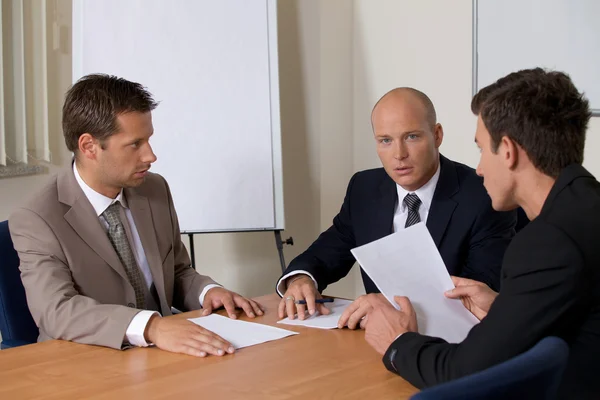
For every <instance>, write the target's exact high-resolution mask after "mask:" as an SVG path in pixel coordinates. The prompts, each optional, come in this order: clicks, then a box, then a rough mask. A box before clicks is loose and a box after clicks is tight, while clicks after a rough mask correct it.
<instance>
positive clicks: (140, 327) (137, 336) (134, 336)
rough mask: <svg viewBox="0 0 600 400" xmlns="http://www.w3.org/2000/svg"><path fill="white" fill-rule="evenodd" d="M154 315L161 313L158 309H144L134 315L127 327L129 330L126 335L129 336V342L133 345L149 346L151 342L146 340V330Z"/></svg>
mask: <svg viewBox="0 0 600 400" xmlns="http://www.w3.org/2000/svg"><path fill="white" fill-rule="evenodd" d="M153 315H158V316H160V314H159V313H158V312H156V311H149V310H143V311H140V312H139V313H137V314H136V315H135V317H133V319H132V320H131V322H130V323H129V326H128V327H127V331H126V332H125V337H126V338H127V342H129V344H131V345H132V346H138V347H148V346H149V345H150V344H151V343H148V342H146V339H145V338H144V332H145V331H146V325H148V321H150V318H151V317H152V316H153Z"/></svg>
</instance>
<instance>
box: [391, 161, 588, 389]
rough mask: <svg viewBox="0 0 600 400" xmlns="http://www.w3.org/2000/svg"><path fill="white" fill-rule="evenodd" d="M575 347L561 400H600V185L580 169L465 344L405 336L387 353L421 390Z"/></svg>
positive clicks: (551, 199)
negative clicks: (546, 346)
mask: <svg viewBox="0 0 600 400" xmlns="http://www.w3.org/2000/svg"><path fill="white" fill-rule="evenodd" d="M551 335H552V336H559V337H562V338H563V339H565V340H566V341H567V342H568V343H569V345H570V356H569V363H568V366H567V369H566V372H565V375H564V379H563V381H562V385H561V397H562V398H573V399H585V398H594V399H599V398H600V379H599V377H598V369H597V368H598V363H599V362H600V184H599V183H598V181H597V180H596V179H595V178H594V177H593V176H592V175H590V174H589V173H588V172H587V171H586V170H585V169H584V168H583V167H582V166H580V165H572V166H570V167H568V168H566V169H565V170H564V171H562V173H561V175H560V176H559V178H558V179H557V181H556V183H555V184H554V187H553V188H552V190H551V191H550V194H549V196H548V198H547V199H546V202H545V203H544V206H543V208H542V211H541V213H540V215H539V216H538V217H537V218H536V219H534V220H533V221H531V222H530V223H529V224H528V225H527V226H526V227H525V228H523V230H522V231H521V232H519V233H518V234H517V235H516V236H515V238H514V239H513V241H512V243H511V244H510V246H509V248H508V249H507V251H506V255H505V257H504V263H503V267H502V290H501V291H500V294H499V295H498V297H497V298H496V300H495V301H494V303H493V305H492V307H491V309H490V311H489V313H488V315H487V317H485V318H484V319H483V320H482V321H481V323H479V324H478V325H476V326H475V327H474V328H473V329H472V330H471V331H470V332H469V335H468V336H467V338H466V339H465V340H464V341H463V342H462V343H460V344H448V343H446V342H445V341H444V340H442V339H438V338H433V337H427V336H422V335H419V334H417V333H405V334H404V335H402V336H400V337H399V338H398V339H397V340H396V341H395V342H394V343H393V344H392V345H391V346H390V348H389V349H388V351H387V353H386V355H385V356H384V360H389V357H390V356H391V355H392V354H393V353H395V356H394V357H392V358H393V361H394V364H395V366H396V368H397V371H398V373H399V374H400V375H402V376H403V377H404V378H405V379H407V380H408V381H410V382H411V383H412V384H413V385H415V386H417V387H424V386H430V385H435V384H438V383H441V382H444V381H447V380H450V379H455V378H458V377H461V376H464V375H467V374H470V373H473V372H476V371H479V370H482V369H485V368H487V367H490V366H492V365H494V364H498V363H500V362H502V361H505V360H508V359H509V358H512V357H514V356H516V355H518V354H520V353H522V352H524V351H526V350H527V349H529V348H530V347H532V346H533V345H534V344H536V343H537V342H538V341H539V340H541V339H542V338H544V337H546V336H551Z"/></svg>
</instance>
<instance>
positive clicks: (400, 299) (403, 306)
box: [394, 296, 415, 314]
mask: <svg viewBox="0 0 600 400" xmlns="http://www.w3.org/2000/svg"><path fill="white" fill-rule="evenodd" d="M394 301H395V302H396V304H398V305H399V306H400V311H402V312H404V313H407V314H412V313H414V311H415V310H414V309H413V306H412V304H411V303H410V300H409V299H408V297H406V296H394Z"/></svg>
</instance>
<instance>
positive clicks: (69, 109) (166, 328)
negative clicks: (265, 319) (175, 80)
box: [9, 75, 262, 357]
mask: <svg viewBox="0 0 600 400" xmlns="http://www.w3.org/2000/svg"><path fill="white" fill-rule="evenodd" d="M155 107H156V103H155V101H154V100H153V99H152V96H151V95H150V93H148V92H147V91H146V90H145V89H144V88H143V87H142V86H141V85H140V84H137V83H133V82H129V81H127V80H125V79H121V78H117V77H114V76H108V75H88V76H86V77H83V78H82V79H80V80H79V81H78V82H77V83H76V84H75V85H73V87H72V88H71V89H70V90H69V92H68V93H67V96H66V100H65V104H64V107H63V120H62V121H63V133H64V136H65V142H66V144H67V147H68V149H69V150H71V151H72V152H74V153H75V158H74V162H73V163H72V164H71V165H70V166H69V167H68V168H66V169H65V170H64V171H62V172H60V173H59V174H58V175H57V176H55V177H53V178H52V179H51V181H50V182H49V183H48V184H47V185H46V186H45V187H44V188H43V189H42V190H41V191H40V192H39V193H38V194H37V195H36V196H34V198H33V199H32V200H31V201H30V202H28V203H26V205H24V206H23V207H20V208H18V209H17V210H15V211H14V213H13V214H12V215H11V217H10V221H9V226H10V231H11V236H12V239H13V242H14V246H15V249H16V250H17V252H18V253H19V258H20V260H21V265H20V269H21V278H22V281H23V285H24V287H25V292H26V294H27V303H28V305H29V309H30V310H31V314H32V316H33V318H34V320H35V322H36V324H37V326H38V327H39V331H40V335H39V341H43V340H46V339H51V338H53V339H65V340H72V341H75V342H79V343H86V344H95V345H100V346H107V347H112V348H116V349H120V348H124V347H128V346H130V345H134V346H147V345H148V344H149V343H153V344H155V345H156V346H157V347H159V348H161V349H164V350H168V351H173V352H179V353H185V354H190V355H194V356H201V357H203V356H206V355H207V354H214V355H224V354H226V353H232V352H233V351H234V349H233V346H232V345H231V344H230V343H228V342H227V341H225V340H224V339H222V338H221V337H219V336H217V335H216V334H214V333H212V332H210V331H208V330H206V329H204V328H201V327H199V326H197V325H195V324H193V323H192V322H190V321H188V320H185V319H173V318H169V317H168V316H169V315H170V314H171V306H174V307H176V308H178V309H180V310H185V311H187V310H193V309H198V308H200V307H203V308H204V309H205V311H204V314H205V315H207V314H209V313H210V312H211V311H212V309H213V308H216V307H220V306H224V307H225V308H226V309H227V311H228V312H229V315H230V316H231V317H233V318H235V307H240V308H243V309H244V311H245V312H246V314H247V315H248V316H250V317H254V316H255V315H256V314H259V315H260V314H262V311H261V309H260V307H259V305H258V304H256V303H255V302H254V301H252V300H247V299H245V298H243V297H242V296H240V295H238V294H236V293H233V292H230V291H228V290H225V289H224V288H222V287H221V286H219V285H218V284H216V283H215V282H214V281H213V280H211V279H210V278H209V277H207V276H203V275H200V274H198V273H197V272H196V271H195V270H194V269H192V268H191V267H190V259H189V257H188V254H187V251H186V249H185V247H184V246H183V243H182V242H181V236H180V232H179V223H178V221H177V214H176V213H175V208H174V207H173V199H172V198H171V193H170V191H169V186H168V185H167V182H166V181H165V180H164V179H163V178H162V177H161V176H160V175H157V174H153V173H150V172H149V171H148V170H149V169H150V166H151V164H152V163H153V162H154V161H156V156H155V155H154V153H153V151H152V148H151V146H150V143H149V140H150V137H151V136H152V134H153V133H154V129H153V127H152V110H154V108H155ZM161 314H162V316H164V318H163V317H162V316H161Z"/></svg>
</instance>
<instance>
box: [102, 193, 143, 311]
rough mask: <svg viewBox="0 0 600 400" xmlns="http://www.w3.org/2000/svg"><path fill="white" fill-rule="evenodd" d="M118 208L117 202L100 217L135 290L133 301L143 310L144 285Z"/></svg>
mask: <svg viewBox="0 0 600 400" xmlns="http://www.w3.org/2000/svg"><path fill="white" fill-rule="evenodd" d="M119 207H121V205H120V204H119V202H118V201H117V202H115V203H113V204H112V205H110V206H109V207H108V208H107V209H106V210H104V212H103V213H102V216H103V217H104V218H105V219H106V221H107V222H108V239H109V240H110V242H111V243H112V245H113V247H114V248H115V250H116V252H117V254H118V255H119V259H120V260H121V263H122V264H123V266H124V267H125V272H126V273H127V278H129V283H131V286H133V290H135V301H136V303H137V308H145V305H146V300H145V299H144V286H143V285H144V284H145V282H144V277H143V276H142V273H141V271H140V269H139V268H138V266H137V263H136V261H135V257H134V256H133V252H132V251H131V246H130V245H129V241H128V240H127V234H126V233H125V227H124V226H123V223H122V222H121V217H120V214H119Z"/></svg>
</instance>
